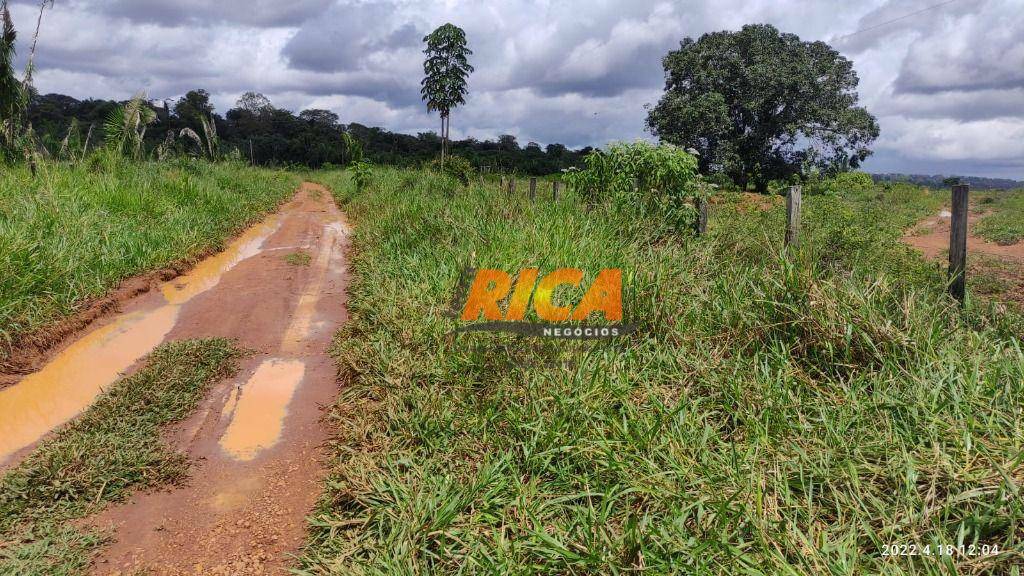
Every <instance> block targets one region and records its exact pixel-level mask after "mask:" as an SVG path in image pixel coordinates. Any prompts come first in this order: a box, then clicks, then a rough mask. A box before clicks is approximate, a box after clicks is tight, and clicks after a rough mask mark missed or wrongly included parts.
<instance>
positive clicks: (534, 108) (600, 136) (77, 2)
mask: <svg viewBox="0 0 1024 576" xmlns="http://www.w3.org/2000/svg"><path fill="white" fill-rule="evenodd" d="M33 4H35V3H34V2H32V1H30V0H13V6H12V12H13V16H14V20H15V25H16V26H17V27H18V28H19V30H20V32H21V37H22V38H21V46H20V53H21V56H22V57H24V54H25V53H27V51H28V50H27V46H26V43H27V41H28V39H29V37H30V35H31V34H30V31H31V28H32V26H33V25H34V23H35V12H36V9H35V6H34V5H33ZM936 5H939V6H936ZM929 8H930V9H929ZM908 15H909V17H906V16H908ZM893 20H896V21H895V22H892V21H893ZM445 22H452V23H454V24H456V25H459V26H461V27H463V28H464V29H465V30H466V33H467V35H468V36H469V40H470V47H471V48H472V49H473V50H474V52H475V55H474V57H473V58H472V60H471V61H472V63H473V64H474V66H475V67H476V73H475V74H473V76H472V77H471V79H470V96H469V99H468V102H467V105H466V106H465V107H464V108H462V109H459V110H457V111H456V112H455V113H454V114H453V120H452V135H453V136H454V137H466V136H473V137H476V138H479V139H487V138H492V139H493V138H495V137H496V136H497V135H499V134H505V133H509V134H515V135H517V136H518V138H519V141H520V143H523V144H525V143H526V142H528V141H535V142H538V143H541V144H547V143H550V142H563V143H565V144H567V145H569V146H572V147H578V146H584V145H602V144H605V143H607V142H608V141H611V140H621V139H634V138H639V137H645V133H644V130H643V120H644V117H645V115H646V112H645V111H644V105H645V104H648V103H654V102H656V101H657V99H658V97H659V95H660V92H661V88H662V86H663V81H664V75H663V71H662V69H661V64H660V58H661V56H663V55H664V54H665V53H666V52H667V51H669V50H671V49H673V48H675V47H677V46H678V43H679V41H680V40H681V39H682V38H683V37H685V36H693V37H696V36H699V35H700V34H702V33H705V32H709V31H717V30H727V29H728V30H735V29H738V28H739V27H740V26H742V25H743V24H745V23H752V22H769V23H772V24H774V25H776V26H777V27H779V28H780V29H782V30H784V31H788V32H793V33H796V34H798V35H799V36H800V37H801V38H802V39H805V40H825V41H828V42H830V43H831V44H832V45H833V46H835V47H836V48H837V49H839V50H840V51H841V52H842V53H843V54H844V55H846V56H847V57H848V58H850V59H852V60H853V62H854V63H855V66H856V69H857V72H858V74H859V75H860V78H861V85H860V94H861V99H862V102H863V103H864V104H865V105H866V106H867V107H868V109H869V110H870V111H871V112H872V113H874V114H875V115H876V116H877V117H878V119H879V123H880V125H881V128H882V135H881V137H880V138H879V140H878V142H877V143H876V146H875V150H876V153H875V156H874V157H872V159H871V160H869V163H868V164H867V166H866V168H867V169H869V170H871V171H876V172H889V171H900V172H916V173H929V174H931V173H946V174H953V173H956V174H970V175H984V176H1002V177H1012V178H1018V179H1024V0H952V1H949V0H946V1H945V2H944V1H943V0H863V1H859V2H850V1H849V0H713V1H712V0H709V1H705V2H698V1H692V0H686V1H682V0H677V1H659V0H620V1H605V0H500V1H498V0H494V1H481V0H446V1H443V2H427V1H404V0H394V1H388V0H382V1H358V0H291V1H279V0H218V1H213V0H210V1H206V0H56V4H55V6H54V7H53V9H52V10H48V11H47V13H46V15H45V17H44V21H43V29H42V34H41V37H40V40H39V48H38V55H37V64H38V73H37V77H36V78H37V80H36V85H37V87H38V88H39V90H40V91H42V92H44V93H45V92H59V93H63V94H68V95H71V96H75V97H78V98H85V97H95V98H117V99H126V98H128V97H130V96H131V95H132V94H134V93H135V92H137V91H139V90H145V91H146V92H147V93H148V95H149V96H150V97H151V98H175V97H177V96H179V95H181V94H183V93H184V92H185V91H187V90H189V89H192V88H205V89H206V90H208V91H209V92H210V93H211V94H213V99H214V103H215V104H216V106H217V109H218V111H220V112H222V113H223V112H224V111H226V110H227V109H228V108H230V107H231V106H232V105H233V103H234V102H235V100H237V98H238V96H239V95H241V93H242V92H245V91H248V90H256V91H259V92H263V93H264V94H266V95H267V96H269V97H270V99H271V100H272V101H273V102H274V104H275V105H277V106H280V107H285V108H289V109H292V110H295V111H299V110H302V109H305V108H328V109H331V110H333V111H335V112H336V113H338V114H339V115H340V116H341V119H342V121H343V122H360V123H363V124H368V125H376V126H383V127H385V128H388V129H390V130H396V131H402V132H409V133H416V132H422V131H428V130H436V126H435V125H436V124H437V121H436V119H435V118H433V117H431V116H428V115H427V114H426V112H425V109H424V106H423V104H422V103H421V102H420V99H419V80H420V77H421V76H422V54H421V50H422V37H423V36H424V34H425V33H427V32H429V31H430V30H432V29H433V28H435V27H437V26H438V25H440V24H443V23H445ZM858 31H861V32H859V33H857V34H853V33H855V32H858ZM851 34H853V35H851Z"/></svg>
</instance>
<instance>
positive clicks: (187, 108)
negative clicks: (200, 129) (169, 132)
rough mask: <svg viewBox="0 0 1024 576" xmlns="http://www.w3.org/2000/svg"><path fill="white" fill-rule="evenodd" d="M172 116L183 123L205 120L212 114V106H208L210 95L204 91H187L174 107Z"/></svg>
mask: <svg viewBox="0 0 1024 576" xmlns="http://www.w3.org/2000/svg"><path fill="white" fill-rule="evenodd" d="M174 114H175V115H176V116H177V117H178V118H180V119H181V120H183V121H185V122H196V123H198V122H199V119H200V118H206V117H208V116H210V115H212V114H213V104H210V93H209V92H207V91H206V90H203V89H199V90H189V91H188V92H187V93H186V94H185V95H184V96H183V97H181V98H180V99H179V100H178V103H177V104H175V105H174Z"/></svg>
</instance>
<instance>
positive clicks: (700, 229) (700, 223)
mask: <svg viewBox="0 0 1024 576" xmlns="http://www.w3.org/2000/svg"><path fill="white" fill-rule="evenodd" d="M693 207H694V208H695V209H696V210H697V221H696V222H694V223H693V230H694V232H696V233H697V236H703V235H704V233H705V232H707V231H708V203H707V202H705V201H704V199H703V198H701V197H700V196H698V197H696V198H694V199H693Z"/></svg>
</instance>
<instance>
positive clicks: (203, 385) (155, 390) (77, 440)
mask: <svg viewBox="0 0 1024 576" xmlns="http://www.w3.org/2000/svg"><path fill="white" fill-rule="evenodd" d="M238 354H239V353H238V351H237V350H235V348H234V347H233V345H232V344H231V343H230V342H228V341H226V340H221V339H211V340H193V341H184V342H175V343H171V344H167V345H164V346H162V347H160V348H158V349H157V350H156V351H155V352H153V354H152V355H151V356H150V358H149V360H148V362H147V364H146V366H145V367H144V368H142V369H141V370H139V371H138V372H136V373H135V374H134V375H132V376H130V377H128V378H125V379H123V380H121V381H119V382H118V383H116V384H115V385H114V386H112V387H111V389H110V390H109V391H108V392H107V393H106V394H104V395H103V396H101V397H100V399H99V400H97V401H96V403H95V404H93V406H92V407H90V408H89V409H88V410H87V411H86V412H85V413H84V414H83V415H82V416H81V417H79V418H77V419H75V421H74V422H73V423H71V424H69V425H68V426H66V427H64V428H63V429H62V430H60V431H59V432H58V433H57V435H56V436H55V437H53V438H52V439H50V440H46V441H44V442H43V443H42V444H41V445H40V446H39V447H38V448H37V449H36V450H35V451H33V452H32V454H31V455H29V456H28V458H26V459H25V460H24V461H23V462H22V463H21V464H19V465H18V466H17V467H16V468H14V469H13V470H11V471H9V472H7V473H5V474H4V475H3V476H0V574H2V575H4V576H8V575H9V576H28V575H39V576H44V575H45V576H59V575H64V574H81V573H84V571H85V569H86V568H87V566H88V564H89V561H90V558H91V554H92V552H93V551H94V550H95V549H96V548H97V547H98V546H99V545H101V544H102V543H103V541H104V535H103V534H100V533H96V532H92V531H89V530H87V529H84V528H81V527H78V526H75V525H73V524H71V523H70V522H69V521H71V520H73V519H76V518H83V517H85V516H87V515H88V514H90V513H92V512H95V511H98V510H100V509H102V508H103V507H104V506H105V505H106V504H107V503H108V502H113V501H118V500H121V499H122V498H124V497H125V496H126V495H127V494H128V493H129V492H130V491H132V490H134V489H139V488H145V487H152V486H157V485H161V484H167V483H171V482H175V481H178V480H181V479H182V478H184V476H185V474H186V472H187V470H188V464H187V461H186V460H185V458H184V456H182V455H181V454H178V453H176V452H173V451H172V450H170V449H169V448H168V447H167V446H165V445H164V443H163V442H162V441H161V440H160V432H161V428H162V427H163V426H165V425H167V424H169V423H171V422H174V421H177V420H180V419H182V418H184V417H185V416H186V415H188V414H189V413H190V412H191V411H192V410H193V409H194V408H195V406H196V405H197V403H198V402H199V400H200V399H201V398H202V396H203V394H204V392H205V391H206V389H207V387H209V386H210V385H211V384H212V383H214V382H216V381H217V380H219V379H221V378H224V377H227V376H229V375H230V374H232V373H233V371H234V370H235V358H236V357H237V356H238Z"/></svg>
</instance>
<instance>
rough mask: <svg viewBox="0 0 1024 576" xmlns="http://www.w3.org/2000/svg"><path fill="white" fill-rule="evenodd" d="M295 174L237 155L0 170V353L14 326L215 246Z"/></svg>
mask: <svg viewBox="0 0 1024 576" xmlns="http://www.w3.org/2000/svg"><path fill="white" fill-rule="evenodd" d="M297 185H298V179H297V178H296V177H295V176H292V175H289V174H286V173H282V172H273V171H268V170H261V169H254V168H249V167H247V166H243V165H240V164H230V163H220V164H208V163H201V162H200V163H197V162H190V161H180V162H176V163H162V164H158V163H142V164H134V163H128V162H119V161H115V160H112V159H110V158H104V157H103V156H93V157H92V161H91V162H86V163H83V164H82V165H79V166H69V165H65V164H44V165H42V166H40V177H39V178H38V179H33V178H32V177H31V175H30V173H29V171H28V169H27V168H25V167H18V166H15V167H13V168H11V167H8V168H5V169H4V170H3V172H0V361H2V360H3V359H4V358H5V357H6V356H7V354H8V352H9V345H10V343H11V342H12V340H13V339H14V338H15V337H17V336H18V335H19V334H24V333H26V332H28V331H31V330H33V329H36V328H38V327H40V326H42V325H44V324H45V323H47V322H49V321H52V320H54V319H57V318H60V317H62V316H64V315H67V314H71V313H73V312H74V311H75V310H76V308H77V307H78V306H79V305H81V303H82V302H84V301H86V300H87V299H89V298H91V297H96V296H99V295H102V294H103V293H105V292H106V291H108V290H109V289H110V288H112V287H113V286H115V285H116V284H117V283H118V282H119V281H121V280H123V279H125V278H127V277H129V276H132V275H134V274H138V273H140V272H144V271H147V270H151V269H155V268H159V267H162V266H166V265H168V264H171V263H173V262H175V261H180V260H184V259H188V258H192V257H196V256H199V255H201V254H202V253H204V252H206V251H208V250H211V249H215V248H218V247H220V246H221V245H222V244H223V242H224V241H225V240H226V239H228V238H229V237H230V236H231V235H232V234H233V233H235V232H237V231H239V230H240V229H241V228H243V227H245V226H246V225H248V224H251V223H253V222H254V221H256V220H258V219H260V218H261V217H262V215H263V214H265V213H266V212H267V211H269V210H271V209H272V208H274V207H275V206H276V205H278V204H279V203H280V202H281V201H282V200H283V199H284V198H286V197H287V196H288V194H290V193H291V192H292V191H293V190H294V189H295V187H296V186H297Z"/></svg>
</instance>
